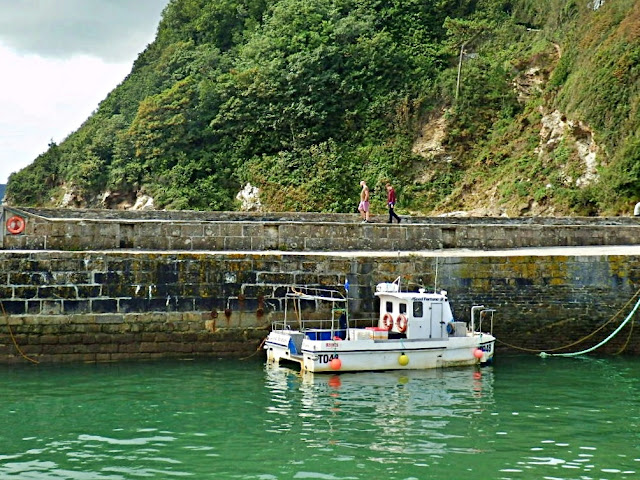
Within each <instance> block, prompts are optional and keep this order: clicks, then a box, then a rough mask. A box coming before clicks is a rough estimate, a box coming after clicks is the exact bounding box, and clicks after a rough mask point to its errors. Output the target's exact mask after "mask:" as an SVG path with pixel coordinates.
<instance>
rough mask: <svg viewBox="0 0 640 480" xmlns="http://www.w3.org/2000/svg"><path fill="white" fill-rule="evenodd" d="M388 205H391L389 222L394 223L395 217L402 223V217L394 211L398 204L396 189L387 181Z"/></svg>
mask: <svg viewBox="0 0 640 480" xmlns="http://www.w3.org/2000/svg"><path fill="white" fill-rule="evenodd" d="M387 205H388V206H389V221H388V222H387V223H393V219H394V218H395V219H396V220H397V221H398V223H400V217H399V216H398V215H397V214H396V212H394V211H393V208H394V207H395V205H396V191H395V190H394V189H393V187H392V186H391V184H390V183H387Z"/></svg>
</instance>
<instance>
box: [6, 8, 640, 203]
mask: <svg viewBox="0 0 640 480" xmlns="http://www.w3.org/2000/svg"><path fill="white" fill-rule="evenodd" d="M593 4H594V2H590V1H587V0H581V1H576V0H570V1H566V0H510V1H509V0H429V1H425V0H273V1H270V2H267V1H266V0H172V1H171V2H170V3H169V5H168V6H167V7H166V9H165V11H164V13H163V17H162V21H161V23H160V25H159V27H158V32H157V37H156V40H155V41H154V42H153V43H152V44H151V45H149V47H148V48H147V49H146V50H145V51H144V52H142V53H141V54H140V56H139V57H138V59H137V61H136V62H135V64H134V67H133V70H132V72H131V73H130V75H129V76H128V77H127V78H126V79H124V81H123V82H122V84H121V85H119V86H118V87H117V88H116V89H115V90H114V91H113V92H111V94H110V95H109V96H108V97H107V98H106V99H105V100H104V101H103V102H102V103H101V104H100V106H99V108H98V110H97V111H96V112H95V113H94V114H93V115H92V116H91V117H90V118H89V119H87V121H86V122H85V123H84V124H83V125H82V126H80V128H79V129H78V130H77V131H76V132H74V133H73V134H71V135H70V136H69V137H68V138H66V139H65V140H64V141H63V142H61V143H60V144H59V145H56V144H52V145H50V148H49V149H48V151H47V152H45V153H44V154H43V155H41V156H39V157H38V158H36V159H35V161H34V162H33V164H32V165H30V166H29V167H27V168H25V169H23V170H22V171H20V172H18V173H16V174H14V175H12V176H11V178H10V181H9V185H8V188H7V195H8V199H9V201H10V202H11V203H13V204H19V205H56V204H59V203H60V200H61V198H62V196H63V194H64V193H65V192H73V193H74V195H75V204H77V205H82V206H93V207H95V206H101V205H103V204H102V203H101V202H102V200H103V198H104V193H105V192H117V193H118V195H119V196H120V197H127V196H128V197H130V198H132V197H135V195H136V194H139V193H141V192H144V193H147V194H149V195H151V196H152V197H153V198H154V199H155V203H156V206H157V207H159V208H170V209H208V210H225V209H235V208H238V204H237V201H236V200H235V196H236V193H237V192H238V191H239V190H240V189H241V188H242V186H243V185H245V184H246V183H247V182H250V183H251V184H252V185H255V186H258V187H259V188H260V189H261V200H262V203H263V205H264V206H265V207H266V208H267V209H269V210H298V211H332V212H352V211H353V209H354V207H355V201H356V199H357V198H358V190H359V181H360V180H361V179H366V180H367V182H368V183H369V185H370V186H371V187H372V189H373V193H374V208H375V209H378V210H380V211H381V210H383V208H384V188H383V185H384V183H385V182H386V181H392V182H393V183H394V184H395V185H396V187H397V191H398V193H399V196H400V203H399V210H400V212H403V211H404V212H420V213H423V214H428V213H439V212H446V211H451V210H456V209H468V210H469V209H477V208H479V207H482V206H486V207H487V208H488V207H491V208H493V210H492V211H493V212H494V213H495V212H496V211H501V212H504V213H508V214H511V215H518V214H526V213H542V214H569V215H595V214H620V213H626V212H628V210H629V208H630V207H629V205H630V204H632V203H635V202H636V201H637V200H638V199H639V198H640V113H639V110H638V105H639V104H640V103H639V102H638V94H639V91H638V89H639V85H640V82H639V81H638V76H639V74H640V43H639V41H638V38H639V37H640V7H639V6H638V4H637V3H636V2H634V1H633V0H617V1H606V2H605V3H604V5H603V6H601V7H600V8H598V9H594V8H593ZM528 72H534V74H533V75H534V76H535V79H537V80H539V81H538V83H535V82H534V83H533V84H531V82H529V83H527V82H526V81H525V80H526V77H527V75H529V73H528ZM523 79H524V80H523ZM516 84H518V85H520V88H519V89H518V88H515V86H514V85H516ZM556 110H558V111H559V112H561V116H562V118H563V119H566V120H567V122H569V121H570V122H572V123H571V126H570V128H569V129H568V130H567V132H568V133H566V135H565V136H564V137H563V138H562V139H561V140H558V141H557V142H555V143H554V144H553V145H551V146H548V145H543V144H542V142H541V135H540V132H541V128H543V124H544V123H545V122H546V117H545V116H546V115H549V114H551V113H552V112H554V111H556ZM438 119H443V120H445V125H446V127H445V128H444V130H443V132H442V138H441V142H440V144H441V145H440V147H441V148H440V150H437V151H429V152H427V153H424V152H423V153H422V154H420V153H419V152H417V150H416V148H415V146H416V144H417V143H419V142H420V139H421V138H422V137H425V136H426V137H429V136H430V135H433V134H434V133H435V132H434V131H432V129H431V128H430V126H431V125H433V124H435V121H436V120H438ZM580 122H582V123H580ZM425 125H426V126H428V127H429V128H426V129H425ZM575 125H579V127H576V126H575ZM585 132H588V136H587V140H588V142H586V144H587V146H589V145H590V146H591V147H590V148H591V149H592V150H594V151H595V150H596V148H595V146H596V145H597V165H596V166H595V167H593V168H595V171H594V172H592V173H594V174H595V175H594V176H593V178H592V179H591V180H589V181H583V180H579V179H580V178H582V177H584V176H585V173H586V172H587V171H588V169H589V167H588V166H586V165H585V162H584V159H583V157H582V156H581V152H580V148H581V147H580V146H579V145H578V143H576V141H575V140H580V139H584V137H585V135H587V134H586V133H585ZM548 143H549V144H550V142H548ZM584 144H585V142H583V145H584ZM583 153H584V152H583ZM523 204H524V205H526V208H522V205H523ZM532 204H533V205H535V206H536V208H537V210H536V208H531V205H532Z"/></svg>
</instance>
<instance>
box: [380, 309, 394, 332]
mask: <svg viewBox="0 0 640 480" xmlns="http://www.w3.org/2000/svg"><path fill="white" fill-rule="evenodd" d="M382 326H383V327H384V328H386V329H387V330H391V327H393V317H392V316H391V314H390V313H385V314H384V315H383V316H382Z"/></svg>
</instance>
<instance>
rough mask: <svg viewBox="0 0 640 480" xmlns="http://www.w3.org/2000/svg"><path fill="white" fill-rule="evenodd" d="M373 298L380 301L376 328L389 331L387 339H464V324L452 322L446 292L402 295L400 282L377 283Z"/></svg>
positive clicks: (423, 291)
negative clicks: (461, 336)
mask: <svg viewBox="0 0 640 480" xmlns="http://www.w3.org/2000/svg"><path fill="white" fill-rule="evenodd" d="M375 295H376V296H377V297H378V298H379V299H380V315H379V320H378V328H380V329H384V330H388V331H389V337H394V336H395V337H399V338H403V337H406V338H407V339H430V338H433V339H441V338H446V337H449V336H455V333H456V332H455V330H456V328H457V329H458V330H460V332H458V334H464V335H466V324H465V323H464V322H454V319H453V312H452V311H451V305H450V304H449V299H448V298H447V292H445V291H441V292H440V293H426V292H425V289H424V288H421V289H419V290H418V291H417V292H401V291H400V282H399V281H398V280H396V281H395V282H392V283H380V284H378V285H377V286H376V292H375ZM463 331H464V333H463Z"/></svg>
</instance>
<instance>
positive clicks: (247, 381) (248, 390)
mask: <svg viewBox="0 0 640 480" xmlns="http://www.w3.org/2000/svg"><path fill="white" fill-rule="evenodd" d="M0 372H1V373H2V374H1V379H0V392H1V393H0V395H1V396H0V398H1V401H2V410H1V413H0V426H1V428H0V479H18V478H19V479H21V480H22V479H26V480H29V479H47V480H49V479H87V480H89V479H91V480H104V479H109V480H121V479H175V478H180V479H181V478H193V479H259V480H280V479H320V480H352V479H363V480H364V479H367V480H368V479H385V480H392V479H447V480H449V479H453V480H455V479H465V480H467V479H550V480H555V479H565V480H568V479H581V480H582V479H637V478H640V397H639V393H640V359H624V358H617V357H612V358H608V359H593V358H591V359H558V358H552V359H544V360H543V359H539V358H537V357H502V358H498V359H497V363H496V365H495V366H493V367H490V368H486V369H482V370H481V371H480V372H478V371H476V370H475V369H473V368H468V369H467V368H465V369H455V370H444V371H442V370H441V371H423V372H402V373H400V372H388V373H361V374H343V375H340V376H325V375H316V376H315V377H313V376H304V377H301V376H300V375H299V374H297V373H296V372H294V371H292V370H286V369H266V368H265V367H264V365H263V364H262V362H260V361H259V360H254V361H244V362H231V361H218V360H211V361H198V362H188V361H183V362H159V363H134V364H103V365H75V366H57V367H51V366H37V367H34V366H30V365H25V366H18V367H8V366H4V367H0Z"/></svg>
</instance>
